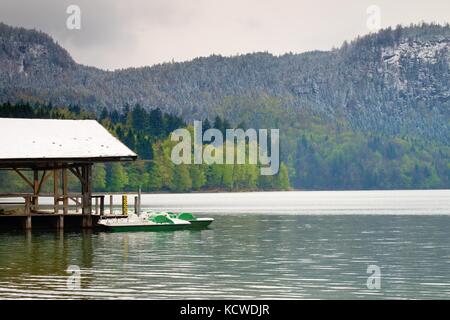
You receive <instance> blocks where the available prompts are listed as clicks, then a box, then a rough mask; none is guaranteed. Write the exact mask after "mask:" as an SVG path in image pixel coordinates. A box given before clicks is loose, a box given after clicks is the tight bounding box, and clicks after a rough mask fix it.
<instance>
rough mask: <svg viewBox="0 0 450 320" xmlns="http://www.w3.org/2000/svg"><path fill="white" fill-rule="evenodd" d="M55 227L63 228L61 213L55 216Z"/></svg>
mask: <svg viewBox="0 0 450 320" xmlns="http://www.w3.org/2000/svg"><path fill="white" fill-rule="evenodd" d="M56 229H64V216H63V215H62V216H59V217H57V220H56Z"/></svg>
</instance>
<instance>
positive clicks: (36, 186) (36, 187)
mask: <svg viewBox="0 0 450 320" xmlns="http://www.w3.org/2000/svg"><path fill="white" fill-rule="evenodd" d="M32 204H33V210H34V211H38V210H39V171H37V170H34V171H33V199H32Z"/></svg>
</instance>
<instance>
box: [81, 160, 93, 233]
mask: <svg viewBox="0 0 450 320" xmlns="http://www.w3.org/2000/svg"><path fill="white" fill-rule="evenodd" d="M81 173H82V176H83V181H82V184H81V193H82V203H83V206H82V209H81V210H82V214H83V215H84V217H83V227H85V228H91V227H92V164H86V165H84V166H83V167H82V168H81Z"/></svg>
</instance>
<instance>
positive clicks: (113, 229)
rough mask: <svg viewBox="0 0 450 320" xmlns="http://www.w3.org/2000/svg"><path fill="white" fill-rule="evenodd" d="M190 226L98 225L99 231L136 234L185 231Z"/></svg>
mask: <svg viewBox="0 0 450 320" xmlns="http://www.w3.org/2000/svg"><path fill="white" fill-rule="evenodd" d="M190 226H191V225H189V224H183V225H178V224H161V225H126V226H124V225H122V226H114V225H100V226H99V227H100V229H102V230H104V231H110V232H137V231H147V232H148V231H158V232H160V231H175V230H185V229H188V228H189V227H190Z"/></svg>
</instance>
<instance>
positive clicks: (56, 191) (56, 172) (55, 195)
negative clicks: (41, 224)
mask: <svg viewBox="0 0 450 320" xmlns="http://www.w3.org/2000/svg"><path fill="white" fill-rule="evenodd" d="M53 211H54V212H55V213H58V211H59V170H58V169H56V170H53Z"/></svg>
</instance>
